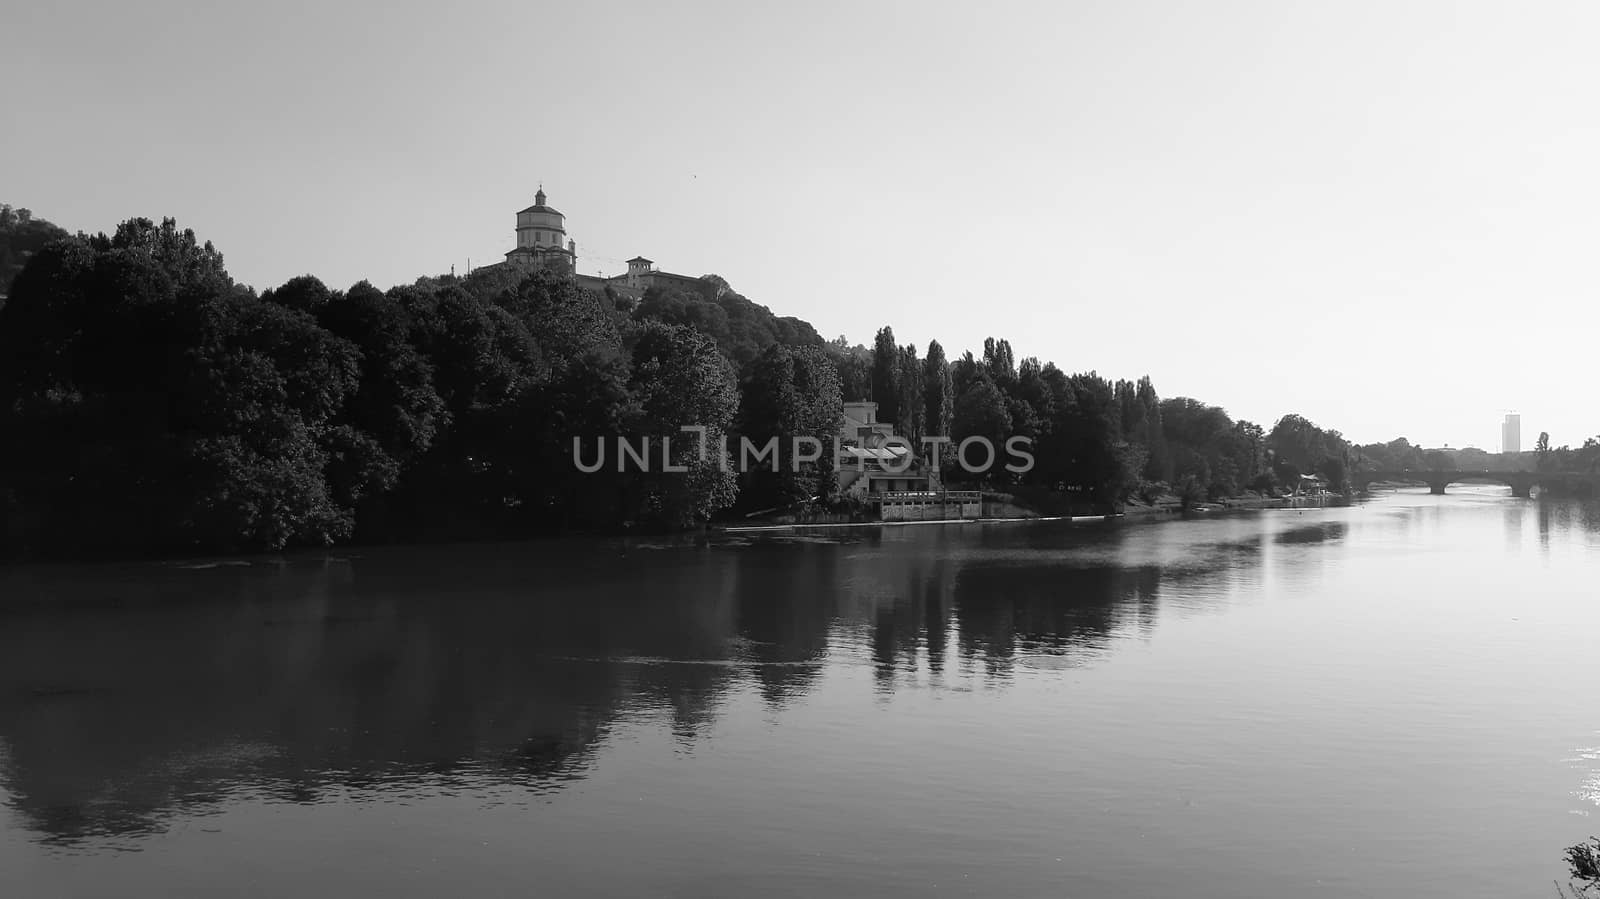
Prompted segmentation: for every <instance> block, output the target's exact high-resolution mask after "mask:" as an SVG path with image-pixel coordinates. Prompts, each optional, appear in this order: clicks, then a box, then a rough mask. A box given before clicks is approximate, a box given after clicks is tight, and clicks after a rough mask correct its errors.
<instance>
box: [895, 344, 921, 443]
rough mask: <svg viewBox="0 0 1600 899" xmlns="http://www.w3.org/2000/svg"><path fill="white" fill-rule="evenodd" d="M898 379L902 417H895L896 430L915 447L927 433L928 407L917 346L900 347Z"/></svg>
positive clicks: (897, 401)
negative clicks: (926, 416)
mask: <svg viewBox="0 0 1600 899" xmlns="http://www.w3.org/2000/svg"><path fill="white" fill-rule="evenodd" d="M896 381H897V382H898V385H897V387H898V392H897V395H896V397H895V407H896V408H897V409H899V410H900V417H899V418H898V419H895V423H896V425H897V427H896V429H895V430H896V431H897V432H898V433H899V434H900V436H902V437H905V438H906V439H907V440H909V441H911V445H912V446H913V447H919V446H921V445H922V435H923V434H924V433H926V430H925V428H926V426H925V424H924V416H925V415H926V414H927V408H926V406H925V405H924V397H923V394H922V362H921V361H920V360H918V359H917V348H916V346H914V345H912V344H909V343H908V344H906V345H905V346H903V347H901V348H900V370H899V372H897V373H896Z"/></svg>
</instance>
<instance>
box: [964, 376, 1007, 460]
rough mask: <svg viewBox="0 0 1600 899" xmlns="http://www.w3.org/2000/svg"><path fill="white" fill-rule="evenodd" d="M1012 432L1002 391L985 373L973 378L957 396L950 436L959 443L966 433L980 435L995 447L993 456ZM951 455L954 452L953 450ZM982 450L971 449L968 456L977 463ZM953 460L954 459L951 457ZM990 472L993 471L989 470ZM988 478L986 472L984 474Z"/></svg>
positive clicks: (967, 435)
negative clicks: (970, 454) (970, 453)
mask: <svg viewBox="0 0 1600 899" xmlns="http://www.w3.org/2000/svg"><path fill="white" fill-rule="evenodd" d="M1009 436H1011V413H1010V412H1008V411H1007V410H1006V397H1005V394H1003V393H1001V392H1000V389H999V388H998V387H996V386H995V385H994V382H993V381H991V380H989V378H988V377H987V375H985V376H983V377H979V378H975V379H974V380H973V382H972V383H971V384H970V385H969V386H968V387H967V389H966V392H964V393H962V394H961V396H960V397H958V398H957V399H956V404H955V412H954V414H953V416H952V418H951V422H950V439H951V441H953V442H954V443H955V444H957V445H959V444H960V443H961V442H962V441H963V440H966V439H967V438H969V437H981V438H985V439H987V440H988V441H989V445H990V446H991V447H993V448H994V452H995V459H996V462H997V465H998V460H999V459H1001V458H1002V454H1003V453H1004V451H1005V441H1006V438H1007V437H1009ZM952 456H953V453H952ZM983 457H984V456H983V454H982V453H980V452H978V451H976V450H975V451H973V454H972V457H971V460H972V463H973V464H974V465H976V464H979V463H980V462H981V460H982V459H983ZM951 461H952V462H954V459H953V458H952V460H951ZM989 474H990V475H992V474H993V472H992V471H991V472H990V473H989ZM985 480H987V476H986V477H985Z"/></svg>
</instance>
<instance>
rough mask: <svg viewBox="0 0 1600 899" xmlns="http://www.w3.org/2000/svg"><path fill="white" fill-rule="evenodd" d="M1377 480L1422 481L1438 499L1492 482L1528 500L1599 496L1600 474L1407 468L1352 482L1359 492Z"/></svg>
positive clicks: (1354, 476) (1366, 474) (1362, 474)
mask: <svg viewBox="0 0 1600 899" xmlns="http://www.w3.org/2000/svg"><path fill="white" fill-rule="evenodd" d="M1374 481H1412V482H1417V481H1420V482H1423V483H1426V484H1427V485H1428V492H1430V493H1432V494H1434V495H1435V496H1444V489H1445V488H1446V487H1448V486H1450V485H1451V484H1459V483H1464V482H1467V481H1480V482H1481V481H1490V482H1494V483H1499V484H1505V485H1507V486H1508V487H1510V488H1511V495H1512V496H1520V497H1524V498H1527V497H1529V496H1532V495H1533V488H1534V487H1539V488H1541V489H1552V488H1553V489H1558V490H1560V491H1561V492H1564V493H1581V492H1589V493H1600V474H1595V473H1593V472H1591V473H1588V474H1584V473H1581V472H1570V471H1491V470H1489V469H1487V468H1486V469H1483V470H1482V471H1466V470H1462V469H1451V470H1447V471H1417V470H1412V469H1406V470H1404V471H1357V472H1352V473H1351V474H1350V483H1351V484H1353V485H1354V486H1355V487H1356V489H1358V490H1365V489H1367V486H1368V485H1369V484H1371V483H1372V482H1374Z"/></svg>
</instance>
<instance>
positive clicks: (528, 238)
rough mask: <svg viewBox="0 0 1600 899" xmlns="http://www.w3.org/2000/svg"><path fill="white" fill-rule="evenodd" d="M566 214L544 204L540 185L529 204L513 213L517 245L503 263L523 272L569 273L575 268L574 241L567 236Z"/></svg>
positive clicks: (576, 258) (576, 269)
mask: <svg viewBox="0 0 1600 899" xmlns="http://www.w3.org/2000/svg"><path fill="white" fill-rule="evenodd" d="M566 218H567V217H566V216H564V215H562V214H561V213H560V212H558V211H557V210H556V209H555V208H554V207H552V206H549V205H547V204H546V203H545V195H544V185H540V186H539V192H538V193H536V194H534V195H533V205H532V206H529V207H528V208H527V209H524V210H522V211H521V212H519V213H517V246H516V248H515V249H513V250H512V251H511V252H509V253H507V254H506V265H509V266H511V267H513V268H517V269H523V270H526V271H538V270H541V269H542V270H546V271H553V272H558V273H560V274H563V275H571V274H574V273H576V272H577V271H578V242H577V241H575V240H573V239H572V238H570V237H568V236H567V228H566Z"/></svg>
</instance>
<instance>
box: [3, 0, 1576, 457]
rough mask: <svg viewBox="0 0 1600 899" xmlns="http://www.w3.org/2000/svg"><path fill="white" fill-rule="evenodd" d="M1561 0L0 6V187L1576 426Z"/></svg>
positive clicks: (1241, 389)
mask: <svg viewBox="0 0 1600 899" xmlns="http://www.w3.org/2000/svg"><path fill="white" fill-rule="evenodd" d="M1597 46H1600V4H1595V3H1591V2H1574V3H1567V4H1539V3H1517V4H1513V3H1505V2H1494V3H1392V2H1385V3H1372V4H1356V3H1349V2H1345V3H1328V2H1325V0H1323V2H1316V3H1309V2H1306V3H1288V2H1261V3H1249V4H1243V3H1178V2H1169V3H1162V4H1151V3H1129V2H1116V3H1109V2H1108V3H1072V2H1041V3H1032V4H1006V3H964V4H959V5H956V4H950V5H938V4H931V3H903V4H901V3H897V4H888V3H859V2H858V3H831V2H809V3H803V4H801V3H781V4H780V3H755V2H748V0H746V2H737V3H716V4H712V3H672V4H667V3H637V4H610V3H597V2H568V3H560V4H544V3H534V2H527V0H523V2H515V3H512V2H506V3H494V4H472V3H437V4H427V5H422V4H417V3H408V2H395V0H389V2H383V3H371V2H359V3H358V2H340V3H323V2H317V3H304V4H287V3H271V2H251V3H232V2H207V3H194V2H186V3H182V4H179V3H172V2H164V0H163V2H144V3H127V2H117V3H97V2H90V3H82V2H80V3H61V4H45V3H29V4H22V3H15V4H12V3H8V4H5V5H4V7H3V8H0V76H3V83H4V84H5V85H6V87H7V91H6V102H5V111H4V114H3V120H4V121H5V123H6V129H5V132H4V134H3V136H0V200H4V201H6V202H10V203H13V204H16V205H21V206H27V207H29V208H31V209H33V210H34V212H35V213H36V214H38V215H41V216H43V217H45V218H49V219H51V220H53V221H55V222H57V223H58V224H61V225H62V226H64V227H66V228H68V229H72V230H77V229H84V230H110V229H111V228H113V227H114V226H115V225H116V223H117V222H118V221H120V220H121V219H124V218H127V217H131V216H137V215H143V216H148V217H151V218H159V217H161V216H164V215H170V216H173V217H176V218H177V219H178V221H179V223H180V224H182V225H184V226H187V227H192V228H194V229H195V230H196V231H198V232H199V233H200V235H201V236H202V237H204V238H208V239H210V240H212V241H214V242H215V243H216V244H217V246H218V247H219V248H220V249H221V250H222V251H223V253H224V254H225V256H226V258H227V262H228V268H229V270H230V271H231V272H232V273H233V275H234V276H235V277H236V278H237V279H239V280H241V281H243V282H246V283H249V284H253V285H255V286H256V287H258V288H265V287H270V286H273V285H276V284H279V283H281V282H283V281H285V280H287V279H288V278H290V277H292V276H294V275H297V274H302V273H308V272H309V273H312V274H315V275H317V276H319V277H321V278H322V279H323V280H325V281H327V282H328V283H329V284H330V286H334V287H348V286H349V285H350V284H351V283H353V282H355V281H357V280H359V279H362V278H367V279H369V280H371V281H373V282H374V283H375V284H377V285H379V286H380V287H387V286H389V285H391V284H395V283H401V282H409V281H411V280H412V279H414V278H415V277H417V276H419V275H424V274H437V273H442V272H446V271H448V270H449V269H450V266H451V265H452V264H454V265H456V266H457V267H458V268H461V267H464V266H465V264H466V262H467V260H468V258H471V259H472V260H473V262H474V263H475V264H483V263H485V262H489V261H494V260H497V259H499V258H501V257H502V255H503V254H504V253H505V251H506V250H508V249H510V248H511V247H512V246H513V233H512V228H513V225H514V213H515V212H516V210H518V209H520V208H522V207H523V206H526V205H528V204H529V203H531V202H532V201H533V194H534V191H535V189H536V188H537V186H538V185H539V183H540V182H543V184H544V187H545V190H546V191H547V193H548V194H549V201H550V203H551V205H554V206H555V207H556V208H558V209H560V210H561V211H563V212H564V213H566V214H567V226H568V230H569V232H571V234H572V236H574V237H575V238H576V239H577V241H578V251H579V257H580V268H581V269H582V270H584V271H586V272H595V271H603V272H605V273H607V274H615V273H618V272H619V271H621V270H622V269H623V267H624V266H623V264H622V260H624V259H627V258H628V257H631V256H634V255H637V254H643V255H645V256H648V257H650V258H651V259H653V260H655V261H656V263H657V264H658V265H659V266H660V267H662V268H664V269H666V270H668V271H674V272H680V273H684V274H690V275H699V274H704V273H708V272H715V273H717V274H720V275H722V276H724V277H726V278H727V279H728V281H729V282H730V283H732V284H733V286H734V287H735V289H737V290H739V291H740V292H741V293H743V294H745V295H746V296H748V297H750V298H751V299H753V300H755V301H757V302H759V303H763V304H765V305H767V306H769V307H771V308H772V309H773V310H774V311H775V312H777V313H778V314H780V315H796V316H799V317H801V318H804V319H806V320H808V321H810V322H811V323H812V324H814V325H815V326H816V327H817V329H818V330H819V331H821V332H822V333H823V334H824V336H827V337H833V336H835V335H838V334H841V333H842V334H844V335H846V336H847V337H848V338H849V339H850V340H851V341H852V342H861V343H870V342H871V340H872V336H873V333H874V332H875V331H876V329H877V328H878V327H879V326H881V325H884V324H890V325H892V326H893V327H894V330H895V334H896V336H897V337H898V338H899V340H900V342H901V343H905V342H908V341H915V342H916V343H917V344H918V345H919V347H920V348H924V349H925V347H926V344H927V341H928V340H929V339H930V338H938V339H939V340H940V342H941V343H943V344H944V345H945V347H946V348H947V350H949V351H950V352H951V355H955V354H957V353H959V352H960V351H962V350H965V349H969V348H970V349H979V348H981V344H982V340H983V338H984V337H985V336H986V335H995V336H999V337H1006V338H1009V339H1010V340H1011V342H1012V344H1013V346H1014V347H1015V349H1016V352H1017V355H1018V357H1019V358H1021V357H1023V356H1027V355H1036V356H1039V357H1040V358H1041V359H1044V360H1054V361H1055V362H1056V363H1057V364H1058V365H1060V366H1061V367H1063V368H1065V369H1067V370H1069V371H1078V370H1088V369H1095V370H1098V371H1099V372H1100V373H1101V374H1104V375H1107V376H1110V377H1128V378H1136V377H1138V376H1139V375H1142V374H1147V373H1148V374H1150V375H1151V376H1152V377H1153V378H1154V379H1155V384H1156V387H1157V389H1158V390H1159V391H1160V393H1161V394H1162V395H1163V396H1178V395H1187V396H1193V397H1197V398H1199V399H1202V400H1205V401H1207V402H1210V403H1214V404H1217V405H1221V406H1223V407H1225V408H1227V409H1228V410H1229V412H1230V413H1232V414H1233V415H1235V416H1236V417H1244V418H1249V419H1252V420H1256V421H1259V422H1262V423H1264V424H1267V425H1270V424H1271V423H1272V422H1273V421H1274V420H1275V419H1276V418H1277V417H1278V416H1279V415H1281V414H1283V413H1285V412H1289V411H1298V412H1300V413H1301V414H1304V415H1306V416H1307V417H1309V418H1311V419H1313V420H1314V421H1316V422H1318V423H1319V424H1322V425H1324V426H1327V427H1334V428H1339V429H1340V430H1342V431H1344V432H1345V433H1346V435H1348V436H1350V437H1352V438H1355V439H1357V440H1360V441H1371V440H1387V439H1390V438H1392V437H1395V436H1399V435H1404V436H1407V437H1409V438H1411V439H1412V440H1413V441H1414V442H1419V443H1425V444H1428V445H1439V444H1443V443H1448V444H1450V445H1451V446H1463V445H1469V444H1470V445H1477V446H1481V447H1483V448H1485V449H1489V450H1497V449H1498V448H1499V422H1500V418H1501V416H1502V414H1503V413H1504V412H1505V411H1506V410H1508V409H1517V410H1520V411H1521V412H1522V413H1523V421H1524V425H1523V429H1524V443H1525V444H1526V445H1527V446H1529V447H1531V445H1532V443H1533V440H1534V438H1535V436H1536V435H1537V433H1538V432H1539V431H1540V430H1541V429H1545V430H1548V431H1550V433H1551V436H1552V439H1553V440H1554V441H1555V442H1556V443H1557V444H1560V443H1564V442H1570V443H1572V444H1574V445H1576V444H1578V443H1581V442H1582V440H1583V438H1584V437H1585V436H1587V435H1592V434H1596V433H1600V408H1596V405H1595V403H1593V402H1592V400H1591V398H1592V397H1593V396H1594V395H1595V394H1594V388H1595V386H1596V384H1595V374H1596V370H1597V368H1596V364H1595V361H1594V355H1593V350H1594V348H1595V346H1596V341H1597V339H1600V334H1597V331H1596V324H1597V321H1596V319H1597V315H1596V313H1595V312H1594V309H1595V306H1594V297H1595V295H1596V288H1597V286H1600V284H1597V282H1600V274H1597V271H1596V262H1595V260H1596V259H1600V254H1597V251H1596V248H1597V245H1600V102H1597V101H1600V97H1597V93H1600V52H1597V51H1596V47H1597Z"/></svg>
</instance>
